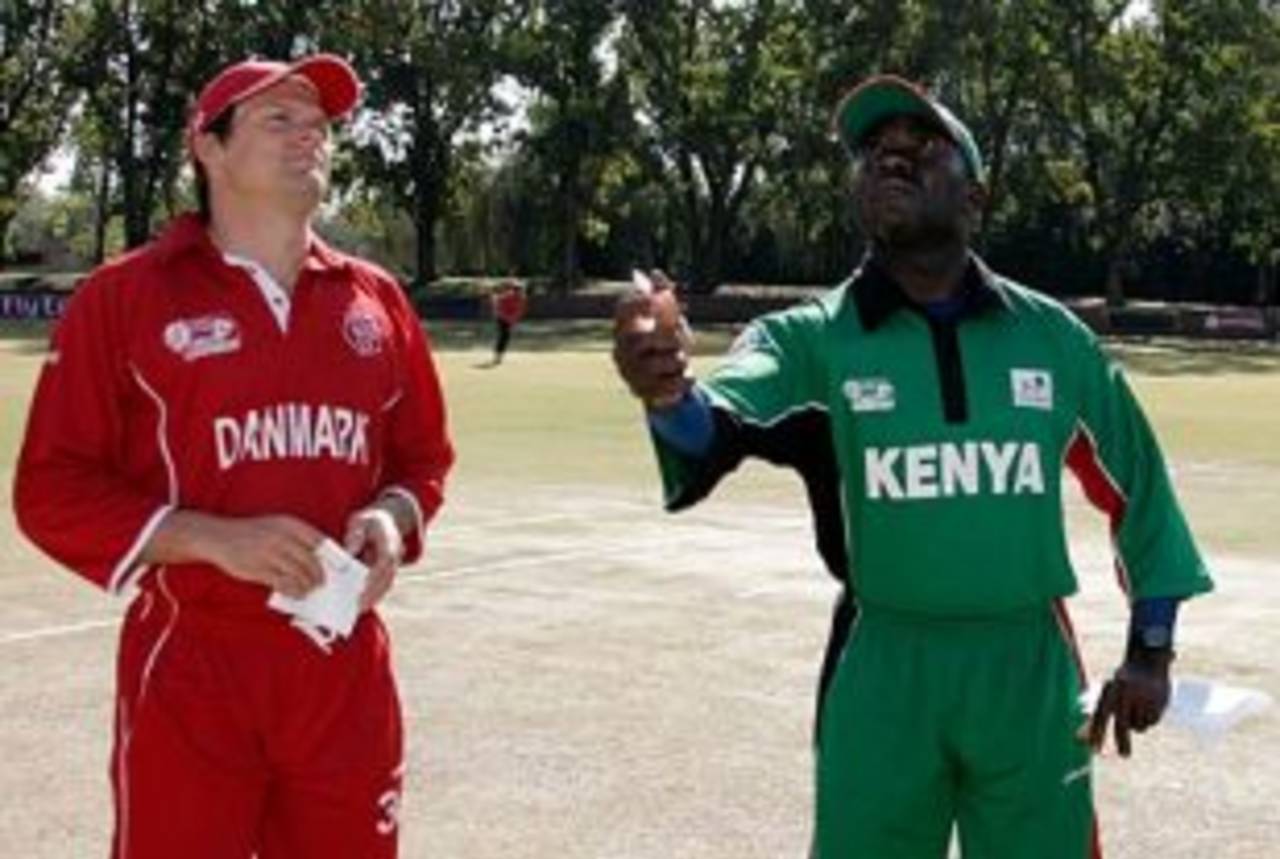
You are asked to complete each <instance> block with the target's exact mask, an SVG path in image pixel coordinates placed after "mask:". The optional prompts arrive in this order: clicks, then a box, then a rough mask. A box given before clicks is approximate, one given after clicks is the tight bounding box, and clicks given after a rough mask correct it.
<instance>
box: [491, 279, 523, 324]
mask: <svg viewBox="0 0 1280 859" xmlns="http://www.w3.org/2000/svg"><path fill="white" fill-rule="evenodd" d="M528 306H529V300H528V299H527V298H525V294H524V290H523V289H520V288H518V287H514V286H512V287H507V288H506V289H504V290H502V291H501V292H499V293H498V294H497V296H496V297H495V298H494V299H493V313H494V315H495V316H497V317H498V318H499V319H501V320H502V321H503V322H506V323H507V324H509V325H515V324H516V323H517V322H519V321H520V320H521V319H523V318H524V312H525V310H526V309H527V308H528Z"/></svg>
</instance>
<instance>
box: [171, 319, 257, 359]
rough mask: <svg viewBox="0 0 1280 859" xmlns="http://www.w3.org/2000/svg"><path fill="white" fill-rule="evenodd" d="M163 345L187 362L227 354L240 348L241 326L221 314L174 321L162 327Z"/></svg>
mask: <svg viewBox="0 0 1280 859" xmlns="http://www.w3.org/2000/svg"><path fill="white" fill-rule="evenodd" d="M164 345H165V346H167V347H169V351H170V352H173V353H174V354H175V355H177V356H178V357H180V358H182V360H184V361H188V362H189V361H196V360H199V359H200V358H207V357H209V356H210V355H226V354H228V353H230V352H236V351H238V350H239V349H240V326H239V325H237V324H236V321H235V319H233V318H232V317H230V316H228V315H226V314H223V313H215V314H211V315H209V316H197V317H194V318H191V319H175V320H174V321H173V322H170V323H169V324H168V325H166V326H165V327H164Z"/></svg>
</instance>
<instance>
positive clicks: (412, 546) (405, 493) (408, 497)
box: [378, 485, 427, 561]
mask: <svg viewBox="0 0 1280 859" xmlns="http://www.w3.org/2000/svg"><path fill="white" fill-rule="evenodd" d="M378 494H379V496H380V497H385V496H387V495H394V496H395V497H396V498H403V499H404V500H405V501H408V502H409V506H410V507H411V508H412V509H413V521H414V530H413V533H412V534H404V535H403V536H404V554H405V560H407V561H412V560H414V559H416V558H417V557H418V556H419V555H421V554H422V540H423V537H424V536H425V534H426V531H427V517H426V516H425V515H424V514H423V512H422V503H421V502H419V501H418V496H416V495H414V494H413V493H412V492H410V491H409V490H408V489H406V488H405V487H403V486H397V485H392V486H387V487H385V488H384V489H383V490H382V492H380V493H378Z"/></svg>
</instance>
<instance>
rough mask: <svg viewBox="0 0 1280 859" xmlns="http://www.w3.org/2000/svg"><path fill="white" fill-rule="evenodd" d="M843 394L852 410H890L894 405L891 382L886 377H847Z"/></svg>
mask: <svg viewBox="0 0 1280 859" xmlns="http://www.w3.org/2000/svg"><path fill="white" fill-rule="evenodd" d="M844 395H845V397H847V398H848V400H849V408H850V409H852V410H853V411H854V412H891V411H893V408H894V406H895V405H896V397H895V394H894V390H893V383H892V382H890V381H889V380H888V379H883V378H871V379H849V380H847V381H846V382H845V383H844Z"/></svg>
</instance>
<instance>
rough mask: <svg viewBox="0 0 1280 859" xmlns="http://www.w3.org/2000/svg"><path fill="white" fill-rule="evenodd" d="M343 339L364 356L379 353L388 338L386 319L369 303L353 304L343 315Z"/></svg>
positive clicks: (367, 356)
mask: <svg viewBox="0 0 1280 859" xmlns="http://www.w3.org/2000/svg"><path fill="white" fill-rule="evenodd" d="M342 339H344V340H346V341H347V345H348V346H350V347H351V350H352V351H353V352H355V353H356V354H357V355H359V356H360V357H362V358H371V357H373V356H374V355H378V354H380V353H381V352H382V347H383V344H384V343H385V342H386V340H387V323H386V320H385V319H384V318H383V317H382V315H381V314H379V313H378V312H377V310H375V309H374V308H373V307H371V306H370V305H368V304H361V303H359V302H357V303H355V304H352V305H351V306H350V307H349V308H347V313H346V315H345V316H343V317H342Z"/></svg>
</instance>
